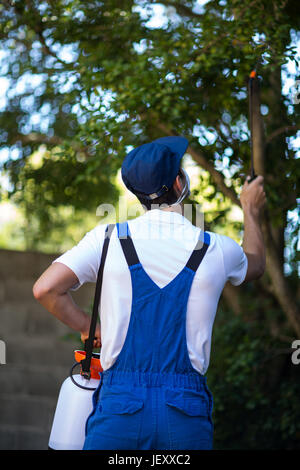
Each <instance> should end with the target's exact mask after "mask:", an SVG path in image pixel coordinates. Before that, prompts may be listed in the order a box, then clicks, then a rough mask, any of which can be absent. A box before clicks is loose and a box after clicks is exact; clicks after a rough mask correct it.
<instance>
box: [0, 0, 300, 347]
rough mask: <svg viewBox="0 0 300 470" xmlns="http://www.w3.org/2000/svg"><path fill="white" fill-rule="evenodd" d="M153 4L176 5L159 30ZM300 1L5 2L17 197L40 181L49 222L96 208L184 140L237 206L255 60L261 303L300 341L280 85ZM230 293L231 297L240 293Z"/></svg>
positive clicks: (281, 330)
mask: <svg viewBox="0 0 300 470" xmlns="http://www.w3.org/2000/svg"><path fill="white" fill-rule="evenodd" d="M156 4H158V5H161V6H162V7H164V9H165V17H164V21H162V23H161V24H160V25H159V26H155V24H154V25H153V24H152V25H151V23H150V24H149V19H150V18H151V16H152V15H153V7H154V5H156ZM297 4H298V2H297V1H296V0H286V1H276V2H275V1H267V0H253V1H251V2H250V3H243V2H240V1H237V0H220V1H216V0H211V1H208V2H207V3H206V4H205V5H204V6H202V7H201V6H199V4H198V2H197V1H192V0H191V1H188V0H185V1H178V0H177V1H176V0H162V1H160V2H148V1H145V0H140V1H138V0H137V1H133V0H124V1H123V2H120V1H116V0H106V1H96V0H92V1H89V2H84V1H80V0H59V1H56V2H51V1H42V2H37V1H36V0H26V1H19V0H15V1H8V0H7V1H2V4H1V19H0V41H1V46H2V49H3V50H4V51H5V55H4V59H3V65H2V70H3V72H2V73H3V75H5V76H6V77H8V78H9V83H10V88H9V90H8V93H7V105H6V109H5V111H4V112H3V113H2V116H1V118H0V128H1V133H2V139H1V140H2V145H3V146H5V147H8V148H9V149H10V158H9V159H8V160H7V162H6V163H5V164H4V169H5V171H6V172H7V173H8V174H9V175H10V178H11V183H12V189H11V194H12V195H13V194H16V193H18V195H19V197H22V191H24V190H25V186H26V184H27V182H28V181H29V180H30V181H31V182H32V183H31V184H32V186H33V187H34V188H35V189H34V195H35V196H34V197H35V203H36V211H37V212H38V211H40V212H42V213H43V215H44V218H46V219H47V214H48V208H49V207H56V206H58V205H74V206H75V207H78V208H79V209H82V208H83V207H87V206H88V207H90V208H91V210H94V208H95V207H96V206H97V205H98V204H99V202H100V201H110V202H112V201H113V200H114V198H116V197H117V194H118V192H117V190H116V189H115V186H114V177H115V174H116V172H117V170H118V169H119V168H120V165H121V161H122V159H123V157H124V156H125V154H126V152H127V150H128V149H130V148H131V146H137V145H140V144H142V143H145V142H148V141H149V140H152V139H154V138H157V137H160V136H163V135H184V136H186V137H187V138H188V139H189V142H190V145H189V148H188V152H189V154H190V155H191V156H192V158H193V159H194V161H195V162H196V163H197V164H199V165H200V166H201V167H202V168H203V169H205V170H206V171H207V172H208V174H209V178H210V179H209V182H210V184H211V185H212V186H213V187H214V191H215V192H214V194H215V195H216V196H220V197H223V198H224V200H225V201H227V202H228V201H230V202H231V203H232V204H233V205H237V206H239V205H240V202H239V197H238V195H239V191H240V187H241V183H242V181H243V178H242V175H246V174H247V173H249V162H250V147H249V125H248V101H247V82H248V77H249V73H250V71H251V70H252V69H253V67H256V69H257V73H258V76H259V78H260V83H261V85H260V98H259V101H257V102H256V105H255V110H254V112H255V124H256V126H257V128H258V134H257V135H259V142H258V144H257V145H255V148H254V158H255V167H256V171H257V172H259V173H261V174H263V175H264V177H265V185H266V192H267V196H268V204H267V210H266V212H265V214H264V216H263V228H264V235H265V240H266V245H267V270H266V274H265V276H264V278H263V279H262V281H260V282H257V283H255V286H251V287H250V289H253V291H252V290H251V292H250V295H251V296H252V297H253V296H254V297H255V296H257V298H258V299H264V300H263V301H262V304H261V305H264V307H261V308H260V307H259V306H258V308H259V309H260V312H264V313H263V318H264V321H266V323H267V325H268V328H269V332H270V333H271V334H272V335H273V336H275V337H277V338H280V339H281V340H283V341H286V339H288V341H290V338H292V337H293V336H294V335H297V337H299V335H300V315H299V310H298V300H299V299H298V297H297V294H296V287H295V286H296V282H297V267H296V264H295V262H294V259H295V257H294V254H293V253H294V251H293V246H294V245H295V243H296V240H297V236H296V234H297V228H296V227H294V226H293V225H292V224H290V223H289V219H288V214H289V211H293V210H295V208H296V207H297V199H296V196H297V193H296V184H297V182H298V181H299V165H297V163H298V162H297V158H296V157H297V155H296V149H295V148H294V147H293V137H294V136H295V134H296V132H297V130H298V129H299V125H300V119H299V105H297V104H296V102H295V100H293V97H292V96H287V95H284V94H283V92H282V88H283V84H282V73H283V72H285V73H287V72H286V70H287V69H286V67H287V63H288V62H289V63H291V62H293V61H294V63H295V64H297V55H296V50H295V44H296V41H297V38H298V37H299V16H298V15H297V6H298V5H297ZM35 116H40V117H42V118H39V119H34V117H35ZM41 144H43V145H45V146H46V148H47V150H48V152H49V153H48V158H45V159H44V161H43V164H42V165H41V166H40V167H39V168H33V167H32V166H31V165H30V163H28V161H29V160H28V159H29V156H30V155H31V154H32V152H34V151H35V150H37V149H38V148H39V146H40V145H41ZM49 155H50V158H49ZM20 175H21V177H20ZM45 226H47V224H45ZM287 246H289V247H290V249H292V257H291V259H290V260H289V261H290V267H291V268H290V271H291V272H290V273H289V275H286V274H285V271H284V263H285V255H284V250H285V248H286V247H287ZM227 292H228V291H227ZM243 292H246V291H243ZM225 293H226V290H225ZM226 299H227V301H228V302H230V299H231V300H232V295H231V292H230V293H229V295H227V297H226ZM238 305H240V304H239V303H238ZM268 305H269V306H272V308H271V310H272V309H273V308H275V309H278V306H280V308H281V312H280V314H276V315H275V316H274V317H271V316H270V315H268V313H267V312H266V311H264V308H267V307H266V306H268ZM231 307H233V308H235V310H237V308H238V307H237V306H236V304H235V306H234V305H233V303H232V302H231Z"/></svg>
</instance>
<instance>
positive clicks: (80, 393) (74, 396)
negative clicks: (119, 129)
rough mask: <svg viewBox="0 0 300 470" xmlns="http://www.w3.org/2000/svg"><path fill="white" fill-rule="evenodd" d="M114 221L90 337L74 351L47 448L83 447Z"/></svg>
mask: <svg viewBox="0 0 300 470" xmlns="http://www.w3.org/2000/svg"><path fill="white" fill-rule="evenodd" d="M114 226H115V225H114V224H109V225H107V227H106V230H105V238H104V244H103V249H102V255H101V261H100V267H99V271H98V276H97V282H96V290H95V297H94V305H93V312H92V317H91V325H90V331H89V337H88V339H87V340H86V341H85V350H84V351H75V360H76V362H75V364H74V365H73V366H72V368H71V371H70V376H69V377H68V378H67V379H66V380H65V381H64V382H63V384H62V386H61V389H60V392H59V397H58V402H57V406H56V410H55V414H54V419H53V424H52V429H51V434H50V439H49V443H48V448H49V449H53V450H82V448H83V445H84V441H85V425H86V421H87V418H88V417H89V415H90V413H91V412H92V410H93V401H92V397H93V393H94V391H95V390H96V389H97V388H98V386H99V385H100V373H101V372H102V367H101V363H100V354H98V353H93V345H94V339H95V330H96V324H97V318H98V307H99V303H100V297H101V287H102V278H103V270H104V263H105V258H106V254H107V250H108V244H109V240H110V236H111V233H112V231H113V229H114ZM78 365H81V373H80V374H76V375H73V370H74V369H75V367H76V366H78Z"/></svg>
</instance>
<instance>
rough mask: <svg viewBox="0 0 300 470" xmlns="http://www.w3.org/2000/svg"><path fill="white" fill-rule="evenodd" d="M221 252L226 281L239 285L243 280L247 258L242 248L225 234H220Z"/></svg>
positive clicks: (246, 267)
mask: <svg viewBox="0 0 300 470" xmlns="http://www.w3.org/2000/svg"><path fill="white" fill-rule="evenodd" d="M220 242H221V246H222V252H223V260H224V269H225V275H226V279H227V281H230V283H231V284H232V285H233V286H239V285H240V284H242V282H243V281H244V280H245V277H246V274H247V269H248V259H247V256H246V254H245V252H244V250H243V248H242V247H241V246H240V245H239V244H238V243H236V242H235V241H234V240H232V239H231V238H229V237H226V236H225V235H222V236H220Z"/></svg>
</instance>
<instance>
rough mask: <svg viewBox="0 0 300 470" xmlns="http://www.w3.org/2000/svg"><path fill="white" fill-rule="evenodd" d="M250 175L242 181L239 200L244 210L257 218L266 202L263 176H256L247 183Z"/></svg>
mask: <svg viewBox="0 0 300 470" xmlns="http://www.w3.org/2000/svg"><path fill="white" fill-rule="evenodd" d="M249 179H250V176H248V177H247V179H246V182H245V183H244V186H243V189H242V192H241V195H240V201H241V205H242V208H243V211H244V212H248V213H249V214H250V215H252V216H253V217H255V218H259V216H260V213H261V210H262V209H263V207H264V205H265V204H266V193H265V191H264V186H263V184H264V178H263V177H262V176H257V177H256V178H255V179H254V180H253V181H251V183H248V180H249Z"/></svg>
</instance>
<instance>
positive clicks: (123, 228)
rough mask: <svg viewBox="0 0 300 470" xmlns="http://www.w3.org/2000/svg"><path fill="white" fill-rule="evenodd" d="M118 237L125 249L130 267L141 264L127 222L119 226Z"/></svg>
mask: <svg viewBox="0 0 300 470" xmlns="http://www.w3.org/2000/svg"><path fill="white" fill-rule="evenodd" d="M117 229H118V237H119V240H120V243H121V247H122V249H123V252H124V255H125V258H126V261H127V264H128V266H133V265H134V264H139V262H140V260H139V257H138V255H137V252H136V250H135V247H134V244H133V241H132V238H131V236H130V230H129V227H128V223H127V222H123V223H121V224H119V223H118V224H117Z"/></svg>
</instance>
